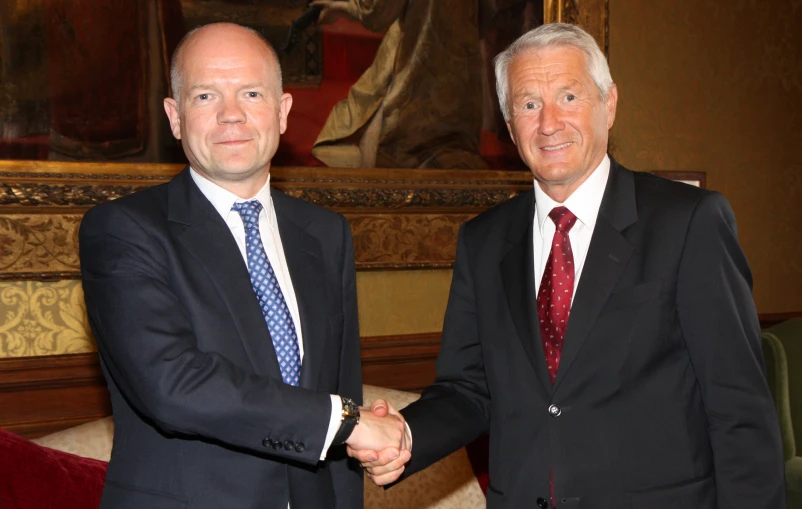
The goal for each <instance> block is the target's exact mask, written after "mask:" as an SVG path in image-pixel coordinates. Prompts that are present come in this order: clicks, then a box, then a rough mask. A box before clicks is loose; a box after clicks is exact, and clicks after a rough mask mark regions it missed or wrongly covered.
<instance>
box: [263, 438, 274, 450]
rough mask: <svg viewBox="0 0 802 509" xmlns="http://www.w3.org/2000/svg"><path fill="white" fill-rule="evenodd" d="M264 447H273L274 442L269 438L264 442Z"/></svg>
mask: <svg viewBox="0 0 802 509" xmlns="http://www.w3.org/2000/svg"><path fill="white" fill-rule="evenodd" d="M262 445H263V446H265V447H267V448H270V447H273V441H272V440H270V439H269V438H265V439H264V440H262Z"/></svg>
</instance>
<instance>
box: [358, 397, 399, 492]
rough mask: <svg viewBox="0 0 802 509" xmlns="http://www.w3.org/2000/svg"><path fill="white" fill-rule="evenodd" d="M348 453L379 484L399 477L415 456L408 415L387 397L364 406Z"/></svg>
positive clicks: (381, 484) (382, 484)
mask: <svg viewBox="0 0 802 509" xmlns="http://www.w3.org/2000/svg"><path fill="white" fill-rule="evenodd" d="M345 443H346V444H347V446H348V455H349V456H351V457H352V458H355V459H356V460H357V461H359V463H360V464H361V465H362V467H363V468H364V469H365V471H366V473H367V476H368V478H370V479H371V480H372V481H373V482H374V483H376V485H377V486H384V485H385V484H389V483H391V482H393V481H395V480H397V479H398V478H399V477H400V476H401V474H402V473H403V472H404V466H405V465H406V464H407V462H408V461H409V460H410V458H411V457H412V452H411V450H412V437H411V436H410V435H409V432H408V430H407V426H406V421H404V417H403V416H402V415H401V414H400V413H399V412H398V410H396V409H395V408H394V407H393V406H392V405H390V404H389V403H388V402H386V401H385V400H383V399H377V400H376V401H374V402H373V404H372V405H371V406H370V409H368V408H362V409H360V418H359V424H358V425H357V426H356V427H355V428H354V431H353V433H351V436H350V437H348V440H346V441H345Z"/></svg>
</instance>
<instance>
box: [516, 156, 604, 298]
mask: <svg viewBox="0 0 802 509" xmlns="http://www.w3.org/2000/svg"><path fill="white" fill-rule="evenodd" d="M609 176H610V158H609V157H608V156H607V155H606V154H605V155H604V159H602V162H601V164H599V166H597V167H596V169H595V170H594V171H593V173H591V174H590V176H589V177H588V178H587V180H585V181H584V182H582V184H580V186H579V187H578V188H577V189H576V190H575V191H574V192H573V193H571V196H569V197H568V199H567V200H565V203H557V202H556V201H554V200H552V199H551V198H549V196H548V195H547V194H546V193H545V192H544V191H543V190H542V189H541V188H540V184H538V182H537V181H535V221H534V223H533V228H534V234H533V235H532V237H533V239H534V244H535V245H534V250H533V252H534V255H535V256H534V258H535V260H534V263H535V284H536V285H537V286H535V288H536V289H537V290H540V281H541V279H543V271H545V270H546V263H548V261H549V253H550V252H551V242H552V239H553V238H554V233H555V232H556V231H557V227H556V226H555V225H554V221H552V220H551V219H550V218H549V212H551V209H553V208H554V207H566V208H568V210H570V211H571V212H573V214H574V215H575V216H576V218H577V222H576V224H574V227H573V228H571V231H570V232H568V239H569V240H570V241H571V251H572V252H573V253H574V293H573V294H572V295H571V302H572V303H573V301H574V300H573V299H574V296H575V295H576V289H577V287H578V286H579V276H580V275H582V268H583V267H584V266H585V258H587V255H588V247H590V238H591V237H592V236H593V229H594V228H595V227H596V218H597V217H598V216H599V207H600V206H601V201H602V197H603V196H604V188H605V187H606V186H607V178H608V177H609Z"/></svg>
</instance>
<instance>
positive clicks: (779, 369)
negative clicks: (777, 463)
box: [762, 318, 802, 508]
mask: <svg viewBox="0 0 802 509" xmlns="http://www.w3.org/2000/svg"><path fill="white" fill-rule="evenodd" d="M762 336H763V355H764V356H765V360H766V374H767V378H768V382H769V388H770V389H771V392H772V395H773V396H774V403H775V405H776V407H777V414H778V416H779V419H780V431H781V435H782V441H783V455H784V458H785V482H786V489H787V499H788V503H787V505H788V507H789V508H790V507H802V455H800V451H799V450H798V449H797V446H796V442H797V441H798V440H802V318H794V319H792V320H788V321H786V322H783V323H780V324H778V325H775V326H774V327H771V328H769V329H767V330H765V331H764V332H763V335H762Z"/></svg>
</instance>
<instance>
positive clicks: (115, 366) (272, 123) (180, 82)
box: [80, 23, 403, 509]
mask: <svg viewBox="0 0 802 509" xmlns="http://www.w3.org/2000/svg"><path fill="white" fill-rule="evenodd" d="M171 71H172V72H171V74H172V79H173V97H172V98H168V99H165V110H166V112H167V115H168V117H169V120H170V125H171V127H172V131H173V134H174V135H175V137H176V138H179V139H180V140H181V142H182V145H183V147H184V151H185V153H186V155H187V158H188V160H189V167H188V168H186V169H185V170H184V171H183V172H181V173H180V174H179V175H178V176H177V177H175V178H174V179H173V180H172V181H171V182H169V183H168V184H165V185H161V186H157V187H153V188H150V189H147V190H145V191H142V192H139V193H135V194H133V195H131V196H127V197H125V198H121V199H119V200H115V201H113V202H109V203H106V204H103V205H100V206H98V207H96V208H94V209H92V210H90V211H89V212H88V213H87V214H86V217H85V218H84V221H83V223H82V225H81V230H80V248H81V251H80V254H81V264H82V272H83V286H84V292H85V296H86V305H87V311H88V313H89V319H90V321H91V325H92V329H93V331H94V333H95V337H96V339H97V344H98V349H99V352H100V358H101V361H102V366H103V369H104V373H105V375H106V379H107V381H108V385H109V391H110V393H111V398H112V405H113V410H114V420H115V433H114V448H113V451H112V456H111V462H110V464H109V469H108V475H107V478H106V485H105V488H104V491H103V498H102V502H101V507H103V508H114V509H128V508H131V509H133V508H138V509H141V508H144V507H149V508H174V507H175V508H179V507H180V508H197V509H206V508H208V509H212V508H214V509H218V508H221V507H231V508H234V507H236V508H238V509H243V508H260V509H287V508H288V506H289V507H290V508H291V509H321V508H332V509H333V508H334V507H337V508H348V509H357V508H361V507H362V472H361V469H360V468H359V465H357V464H355V463H354V462H353V461H352V460H350V459H349V458H348V457H347V456H346V454H345V450H344V447H343V446H342V445H341V444H343V443H345V442H346V441H347V442H348V443H350V444H361V445H362V446H372V447H374V448H378V447H379V446H380V445H381V444H384V443H385V442H389V443H397V444H398V446H399V447H401V446H402V442H401V440H402V437H403V424H402V422H401V420H400V419H398V418H392V419H387V418H384V419H380V418H378V417H374V416H373V415H372V414H371V413H370V412H368V411H365V412H362V415H361V420H359V417H360V416H359V409H358V406H357V405H358V404H359V403H360V401H361V396H362V378H361V374H360V354H359V329H358V324H357V308H356V289H355V272H354V254H353V245H352V240H351V232H350V229H349V225H348V223H347V221H346V220H345V218H343V217H342V216H340V215H339V214H335V213H333V212H330V211H327V210H324V209H322V208H320V207H317V206H314V205H311V204H308V203H306V202H303V201H301V200H297V199H294V198H291V197H288V196H286V195H284V194H282V193H281V192H278V191H277V190H275V189H271V187H270V161H271V158H272V157H273V155H274V154H275V152H276V148H277V146H278V142H279V136H280V134H282V133H283V132H284V131H285V129H286V128H287V115H288V113H289V111H290V107H291V105H292V97H291V96H290V95H289V94H284V93H282V90H281V71H280V68H279V65H278V60H277V58H276V55H275V53H274V51H273V49H272V48H271V47H270V46H269V44H267V42H265V41H264V40H263V39H262V38H261V37H260V36H259V35H258V34H256V33H255V32H254V31H252V30H250V29H246V28H243V27H240V26H237V25H233V24H226V23H221V24H214V25H208V26H205V27H201V28H200V29H197V30H195V31H193V32H191V33H189V34H188V35H187V36H186V37H185V39H184V40H183V41H182V42H181V44H180V45H179V47H178V49H177V50H176V52H175V55H174V56H173V63H172V69H171Z"/></svg>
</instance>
